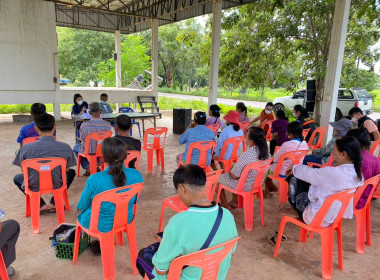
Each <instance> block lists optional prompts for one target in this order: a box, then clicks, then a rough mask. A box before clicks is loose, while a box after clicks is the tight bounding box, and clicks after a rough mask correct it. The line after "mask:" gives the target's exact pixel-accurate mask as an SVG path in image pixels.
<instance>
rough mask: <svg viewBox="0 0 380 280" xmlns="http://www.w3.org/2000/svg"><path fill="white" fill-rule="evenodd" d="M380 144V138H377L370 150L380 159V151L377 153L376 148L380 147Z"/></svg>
mask: <svg viewBox="0 0 380 280" xmlns="http://www.w3.org/2000/svg"><path fill="white" fill-rule="evenodd" d="M379 145H380V139H379V140H376V141H375V143H373V145H372V147H371V150H370V151H369V152H370V153H371V154H372V155H374V156H375V157H377V158H378V159H380V153H378V154H377V155H376V150H377V148H378V147H379Z"/></svg>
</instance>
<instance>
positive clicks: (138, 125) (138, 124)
mask: <svg viewBox="0 0 380 280" xmlns="http://www.w3.org/2000/svg"><path fill="white" fill-rule="evenodd" d="M136 124H137V127H138V129H139V135H140V138H141V130H140V123H138V122H137V123H136Z"/></svg>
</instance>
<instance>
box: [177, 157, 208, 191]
mask: <svg viewBox="0 0 380 280" xmlns="http://www.w3.org/2000/svg"><path fill="white" fill-rule="evenodd" d="M173 183H174V187H175V188H176V189H178V185H179V184H182V185H185V186H186V187H187V188H189V190H190V191H192V192H196V191H204V190H205V185H206V173H205V171H204V170H203V169H202V168H201V167H200V166H199V165H195V164H188V165H183V166H181V167H179V168H178V169H177V170H176V171H175V172H174V175H173Z"/></svg>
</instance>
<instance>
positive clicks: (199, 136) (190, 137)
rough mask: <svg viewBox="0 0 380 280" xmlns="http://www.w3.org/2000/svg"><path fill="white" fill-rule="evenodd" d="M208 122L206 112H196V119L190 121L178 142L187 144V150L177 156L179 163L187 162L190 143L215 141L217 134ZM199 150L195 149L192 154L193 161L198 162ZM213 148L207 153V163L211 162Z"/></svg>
mask: <svg viewBox="0 0 380 280" xmlns="http://www.w3.org/2000/svg"><path fill="white" fill-rule="evenodd" d="M205 123H206V113H205V112H202V111H198V112H196V113H195V114H194V120H193V121H191V122H190V124H189V127H188V128H187V129H186V131H185V132H184V133H183V134H182V135H181V136H180V137H179V139H178V142H179V144H180V145H183V144H186V147H185V151H184V152H183V153H182V154H179V155H178V156H177V165H178V164H179V163H180V162H182V163H186V160H187V152H188V150H189V146H190V144H192V143H194V142H199V141H215V134H214V132H213V131H212V130H211V129H208V128H207V127H206V126H205ZM199 155H200V153H199V150H194V151H193V154H192V155H191V163H192V164H197V163H198V160H199ZM211 157H212V154H211V150H210V151H209V153H208V155H207V165H210V163H211Z"/></svg>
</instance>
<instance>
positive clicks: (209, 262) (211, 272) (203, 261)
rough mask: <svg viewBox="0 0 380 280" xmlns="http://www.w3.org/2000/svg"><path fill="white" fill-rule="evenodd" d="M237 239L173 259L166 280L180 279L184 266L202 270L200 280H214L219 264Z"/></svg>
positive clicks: (216, 276) (230, 250)
mask: <svg viewBox="0 0 380 280" xmlns="http://www.w3.org/2000/svg"><path fill="white" fill-rule="evenodd" d="M239 239H240V237H237V238H235V239H232V240H230V241H227V242H224V243H222V244H219V245H216V246H213V247H210V248H207V249H204V250H201V251H198V252H195V253H191V254H188V255H185V256H181V257H178V258H175V259H174V260H173V261H172V263H171V264H170V268H169V274H168V278H167V280H178V279H180V278H181V273H182V268H183V267H184V266H186V265H189V266H195V267H198V268H201V269H202V276H201V278H200V280H216V279H217V278H218V271H219V266H220V264H221V263H222V262H223V260H224V259H225V258H226V257H227V256H228V255H229V254H230V253H231V252H232V250H233V249H234V247H235V244H236V242H237V241H238V240H239Z"/></svg>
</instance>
